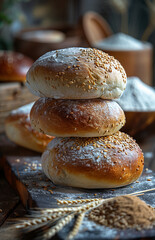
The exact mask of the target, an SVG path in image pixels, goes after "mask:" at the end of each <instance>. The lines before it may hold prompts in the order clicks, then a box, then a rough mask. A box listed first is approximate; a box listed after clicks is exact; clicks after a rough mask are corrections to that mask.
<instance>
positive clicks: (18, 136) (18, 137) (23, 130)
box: [5, 103, 54, 152]
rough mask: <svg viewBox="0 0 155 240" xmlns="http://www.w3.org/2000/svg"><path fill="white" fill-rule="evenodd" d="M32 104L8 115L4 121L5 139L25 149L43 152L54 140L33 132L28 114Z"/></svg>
mask: <svg viewBox="0 0 155 240" xmlns="http://www.w3.org/2000/svg"><path fill="white" fill-rule="evenodd" d="M32 105H33V103H31V104H27V105H25V106H23V107H20V108H18V109H16V110H14V111H12V112H11V113H10V115H9V116H8V117H7V118H6V121H5V132H6V135H7V137H8V138H9V139H10V140H11V141H12V142H15V143H16V144H18V145H20V146H23V147H25V148H28V149H31V150H34V151H37V152H43V151H44V150H45V148H46V146H47V144H48V143H49V142H50V141H51V140H52V139H53V138H54V137H51V136H47V135H45V134H43V133H40V132H37V131H35V130H33V128H32V127H31V123H30V118H29V113H30V110H31V107H32Z"/></svg>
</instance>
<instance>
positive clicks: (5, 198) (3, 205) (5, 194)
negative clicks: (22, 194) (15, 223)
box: [0, 172, 19, 226]
mask: <svg viewBox="0 0 155 240" xmlns="http://www.w3.org/2000/svg"><path fill="white" fill-rule="evenodd" d="M18 203H19V197H18V195H17V194H16V193H15V192H14V191H13V189H12V188H11V187H10V185H9V184H8V183H7V182H6V180H5V179H4V178H3V175H2V172H0V226H1V225H2V224H3V223H4V221H5V220H6V219H7V217H8V216H9V215H10V213H12V212H13V210H14V209H15V208H16V206H17V204H18Z"/></svg>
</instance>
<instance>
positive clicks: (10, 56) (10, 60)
mask: <svg viewBox="0 0 155 240" xmlns="http://www.w3.org/2000/svg"><path fill="white" fill-rule="evenodd" d="M32 64H33V61H32V59H30V58H29V57H26V56H24V55H23V54H21V53H17V52H12V51H0V81H20V82H24V81H25V80H26V73H27V71H28V70H29V68H30V67H31V65H32Z"/></svg>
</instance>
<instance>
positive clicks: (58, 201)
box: [57, 198, 101, 205]
mask: <svg viewBox="0 0 155 240" xmlns="http://www.w3.org/2000/svg"><path fill="white" fill-rule="evenodd" d="M100 199H101V198H90V199H89V198H87V199H76V200H60V199H58V200H57V203H58V205H60V204H64V205H65V204H67V205H69V204H71V205H72V204H81V203H87V202H93V201H98V200H100Z"/></svg>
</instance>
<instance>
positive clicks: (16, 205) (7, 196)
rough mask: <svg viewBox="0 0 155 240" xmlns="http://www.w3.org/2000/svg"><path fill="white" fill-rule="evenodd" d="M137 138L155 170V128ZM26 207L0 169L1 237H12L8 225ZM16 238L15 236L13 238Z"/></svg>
mask: <svg viewBox="0 0 155 240" xmlns="http://www.w3.org/2000/svg"><path fill="white" fill-rule="evenodd" d="M3 138H4V134H1V135H0V163H1V162H2V158H3V155H5V153H6V152H7V148H5V147H3V143H2V142H3ZM136 140H137V142H138V144H139V145H140V147H141V148H142V150H143V153H144V157H145V167H147V168H149V169H151V170H153V171H155V129H154V128H151V129H148V130H147V132H145V133H142V134H141V135H139V136H137V137H136ZM0 168H1V165H0ZM25 214H26V209H25V208H24V207H23V206H22V204H21V201H20V198H19V196H18V194H17V192H15V191H14V190H13V189H12V187H11V186H10V185H9V184H8V182H7V181H6V179H5V177H4V174H3V171H2V169H1V170H0V226H1V231H0V239H4V240H6V239H10V238H7V236H6V237H4V231H5V229H6V227H7V226H8V225H10V224H12V222H15V220H14V219H15V218H18V217H21V216H24V215H25ZM12 239H14V238H12Z"/></svg>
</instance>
